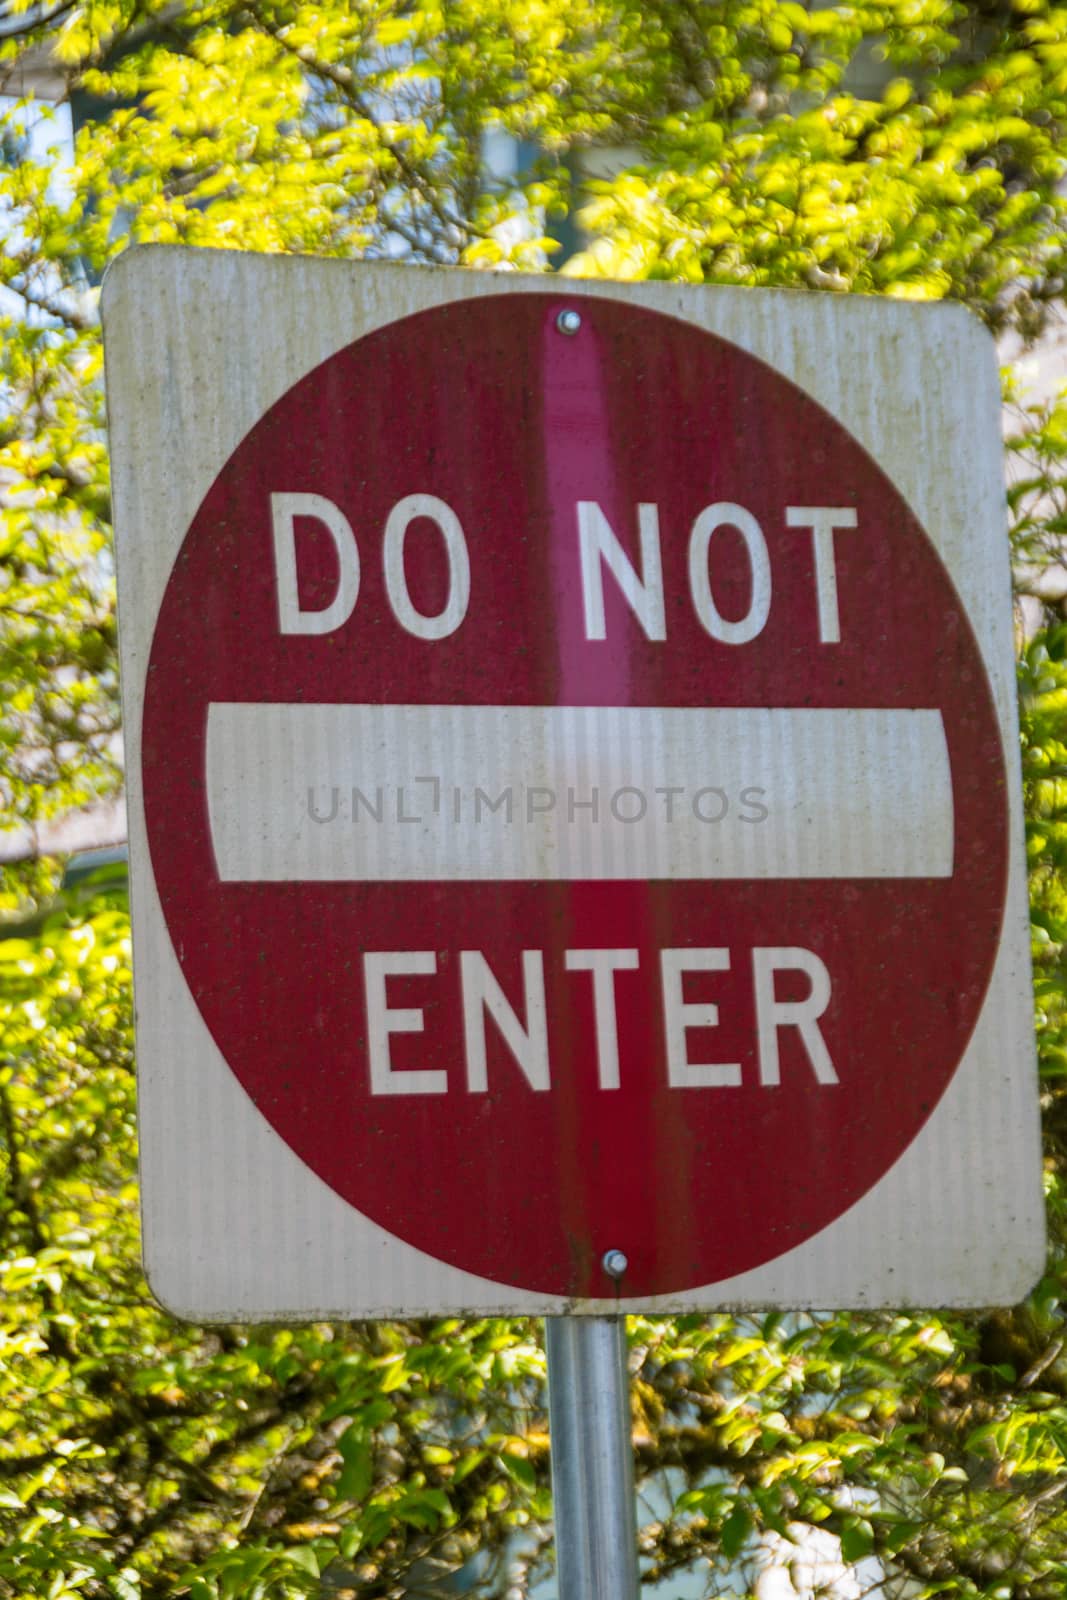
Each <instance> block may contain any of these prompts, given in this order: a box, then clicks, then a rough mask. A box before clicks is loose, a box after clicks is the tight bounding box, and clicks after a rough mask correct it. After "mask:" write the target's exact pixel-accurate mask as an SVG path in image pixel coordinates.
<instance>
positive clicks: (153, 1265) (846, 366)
mask: <svg viewBox="0 0 1067 1600" xmlns="http://www.w3.org/2000/svg"><path fill="white" fill-rule="evenodd" d="M518 292H524V293H536V294H546V295H550V296H553V297H555V298H558V299H559V300H561V301H562V302H565V303H573V302H574V301H575V300H576V299H579V298H581V297H591V298H596V297H598V296H605V297H608V298H611V299H615V300H622V301H626V302H629V303H631V304H634V305H640V306H645V307H648V308H649V309H652V310H656V311H659V312H661V313H665V314H668V315H672V316H675V317H679V318H681V319H682V320H684V321H688V322H691V323H693V324H694V325H695V326H697V327H700V328H704V329H706V330H708V331H710V332H712V333H716V334H718V335H720V336H721V337H724V338H726V339H729V340H731V341H732V342H733V343H734V344H736V345H738V346H740V347H741V348H742V349H744V350H747V351H749V352H750V353H751V354H753V355H755V356H758V357H760V358H761V359H762V360H764V361H766V362H768V364H770V365H771V366H773V367H774V368H776V370H778V371H779V372H781V373H783V374H784V375H785V376H786V377H788V378H790V379H791V380H792V381H793V382H794V383H796V384H798V385H799V386H800V387H801V388H802V389H804V390H805V391H806V392H807V393H808V394H810V395H811V396H812V397H813V398H814V399H815V400H817V401H818V402H819V404H820V405H822V406H823V407H824V408H825V409H826V410H827V411H828V412H830V413H831V414H832V415H833V416H835V417H836V418H837V419H838V420H839V421H840V422H841V424H842V425H843V426H844V427H846V428H847V429H848V431H849V432H850V433H851V434H852V435H853V437H854V438H856V439H857V440H858V441H859V442H860V443H861V444H862V445H863V446H864V447H865V448H866V449H867V450H868V452H869V453H870V454H871V456H872V457H873V458H874V459H875V460H876V461H877V462H878V464H879V465H880V466H881V467H882V468H883V470H884V471H885V472H886V473H887V474H888V476H889V477H890V478H891V479H892V481H893V482H894V483H895V484H896V486H897V488H898V489H899V490H900V492H901V493H902V494H903V495H904V498H905V499H906V500H907V501H908V502H909V504H910V506H911V508H912V509H913V511H914V512H915V514H916V516H917V517H918V520H919V522H920V523H921V524H922V526H923V527H924V528H925V529H926V531H927V533H928V534H929V536H930V538H931V539H932V541H933V543H934V544H935V546H936V548H937V549H938V551H939V552H940V554H941V557H942V560H943V561H944V562H945V565H946V566H947V568H948V570H949V572H950V574H951V576H952V578H953V581H954V583H955V585H956V588H957V591H958V593H959V595H960V598H961V600H962V602H963V604H964V606H965V608H966V610H967V612H968V614H969V616H970V618H971V622H972V626H973V628H974V631H975V634H976V637H977V639H978V642H979V647H980V649H981V652H982V656H983V659H984V660H985V663H986V667H987V670H988V672H989V676H990V681H991V683H992V687H993V693H994V698H995V701H996V706H997V711H998V716H999V719H1000V726H1001V733H1002V738H1003V741H1004V748H1005V751H1006V756H1007V769H1008V774H1009V795H1010V808H1011V865H1010V879H1009V886H1008V897H1007V906H1006V913H1005V925H1004V932H1003V936H1002V940H1001V946H1000V950H999V953H998V956H997V961H996V965H995V969H994V973H993V977H992V980H991V983H990V986H989V991H988V994H987V996H986V1001H985V1004H984V1007H983V1010H982V1014H981V1017H980V1019H979V1022H978V1025H977V1027H976V1029H975V1033H974V1035H973V1037H972V1040H971V1043H970V1045H969V1047H968V1049H967V1052H966V1054H965V1057H964V1060H963V1062H962V1063H961V1065H960V1068H959V1070H958V1071H957V1073H956V1075H955V1078H954V1079H953V1081H952V1083H951V1085H950V1087H949V1089H948V1091H947V1092H946V1094H945V1096H944V1097H943V1099H942V1101H941V1102H940V1104H939V1106H938V1107H937V1110H936V1111H935V1113H934V1115H933V1116H932V1117H931V1119H930V1120H929V1122H928V1123H927V1124H926V1126H925V1127H924V1128H923V1129H922V1131H921V1132H920V1134H919V1135H918V1137H917V1138H916V1139H915V1141H914V1142H913V1143H912V1145H911V1146H910V1147H909V1148H908V1150H907V1151H906V1152H905V1153H904V1155H903V1156H902V1157H901V1159H900V1160H899V1161H898V1163H897V1164H896V1165H895V1166H894V1168H893V1169H892V1170H891V1171H890V1172H889V1173H888V1174H887V1175H886V1177H885V1178H883V1179H882V1181H881V1182H880V1183H878V1184H877V1185H876V1186H875V1188H874V1189H872V1190H871V1191H870V1192H869V1193H868V1194H867V1195H866V1196H864V1198H863V1199H861V1200H860V1201H859V1202H858V1204H856V1205H855V1206H853V1207H852V1209H851V1210H850V1211H848V1212H847V1213H846V1214H845V1215H844V1216H842V1217H841V1218H839V1219H838V1220H837V1221H836V1222H835V1223H833V1224H832V1225H831V1226H830V1227H828V1228H826V1229H825V1230H823V1231H822V1232H821V1233H820V1234H818V1235H816V1236H815V1237H814V1238H812V1239H810V1240H808V1241H807V1242H806V1243H805V1244H803V1245H800V1246H798V1247H797V1248H795V1249H793V1250H790V1251H789V1252H787V1253H786V1254H784V1255H782V1256H779V1257H777V1258H776V1259H774V1260H773V1261H770V1262H768V1263H766V1264H765V1265H763V1266H761V1267H758V1268H756V1269H755V1270H753V1271H751V1272H747V1273H744V1274H741V1275H740V1276H737V1277H734V1278H731V1279H729V1280H726V1281H724V1282H720V1283H717V1284H713V1285H706V1286H704V1287H701V1288H698V1289H693V1290H689V1291H687V1292H685V1293H679V1294H670V1295H663V1296H660V1297H658V1298H653V1299H648V1298H642V1299H640V1300H635V1301H629V1300H627V1299H626V1298H625V1296H623V1297H621V1298H618V1297H610V1298H605V1299H591V1300H582V1301H578V1302H575V1301H569V1300H565V1299H563V1298H562V1297H557V1296H551V1295H544V1294H540V1293H533V1292H530V1291H526V1290H522V1289H516V1288H513V1287H511V1286H508V1285H506V1284H501V1283H495V1282H491V1281H489V1280H487V1279H482V1278H478V1277H475V1276H473V1275H471V1274H469V1273H464V1272H461V1271H458V1270H457V1269H455V1268H452V1267H450V1266H447V1265H446V1264H444V1263H442V1262H439V1261H437V1260H435V1259H434V1258H432V1257H430V1256H428V1255H426V1254H424V1253H423V1252H421V1251H419V1250H416V1249H415V1248H413V1247H412V1246H410V1245H407V1244H405V1243H403V1242H402V1241H400V1240H398V1239H396V1238H394V1237H393V1236H391V1235H389V1234H387V1233H385V1232H384V1230H382V1229H381V1228H379V1227H378V1226H377V1225H376V1224H375V1223H373V1222H372V1221H370V1220H369V1219H368V1218H366V1217H364V1216H363V1215H362V1214H361V1213H359V1212H358V1211H356V1210H355V1209H354V1208H352V1207H351V1206H350V1205H348V1203H347V1202H346V1201H344V1200H342V1199H341V1198H340V1197H339V1196H338V1195H336V1194H335V1193H334V1192H333V1191H332V1190H330V1189H329V1188H328V1187H327V1186H326V1185H325V1184H324V1183H323V1182H322V1181H321V1180H320V1179H319V1178H318V1177H316V1176H315V1174H314V1173H312V1172H311V1171H310V1169H309V1168H307V1167H306V1166H305V1165H304V1163H303V1162H302V1161H300V1159H299V1158H298V1157H297V1156H296V1155H295V1154H294V1153H293V1152H292V1151H291V1150H290V1149H289V1147H288V1146H287V1145H286V1144H285V1143H284V1141H283V1140H282V1139H281V1138H280V1137H279V1136H278V1135H277V1134H276V1133H275V1132H274V1130H273V1129H272V1128H271V1127H270V1125H269V1124H268V1123H267V1121H266V1120H265V1118H263V1117H262V1115H261V1114H260V1113H259V1112H258V1111H257V1110H256V1108H255V1107H254V1106H253V1104H252V1102H251V1101H250V1100H249V1098H248V1097H247V1095H246V1094H245V1092H244V1090H243V1089H242V1088H241V1087H240V1085H239V1083H238V1082H237V1079H236V1078H235V1077H234V1075H233V1073H232V1072H231V1071H230V1069H229V1068H228V1066H227V1065H226V1063H225V1061H224V1060H223V1058H222V1056H221V1054H220V1052H219V1050H218V1048H217V1046H216V1045H215V1043H214V1041H213V1039H212V1038H211V1035H210V1034H209V1032H208V1030H207V1028H206V1026H205V1024H204V1022H203V1019H202V1018H201V1016H200V1013H199V1011H198V1009H197V1007H196V1005H195V1002H194V1001H193V999H192V996H191V995H190V993H189V991H188V988H187V986H186V984H185V980H184V978H183V976H182V972H181V969H180V967H179V964H178V961H177V958H176V955H175V952H174V950H173V947H172V945H171V941H170V936H169V934H168V932H167V929H166V925H165V922H164V919H163V915H162V910H161V907H160V904H159V900H158V896H157V894H156V889H155V885H154V882H153V880H152V875H151V868H150V863H149V854H148V846H147V838H146V832H145V822H144V811H143V800H142V794H141V787H140V727H141V711H142V707H143V699H144V682H145V673H146V666H147V659H148V652H149V648H150V644H151V637H152V630H153V627H154V620H155V617H156V615H157V613H158V610H159V606H160V603H161V601H162V596H163V592H164V589H165V586H166V582H167V579H168V577H169V573H170V570H171V567H172V565H173V562H174V560H175V558H176V556H177V553H178V549H179V547H180V545H181V541H182V539H183V538H184V536H185V533H186V531H187V529H188V527H189V525H190V523H191V521H192V518H193V516H194V514H195V512H196V510H197V507H198V506H199V504H200V501H201V500H202V498H203V496H204V494H205V493H206V492H207V490H208V488H209V487H210V485H211V483H212V482H213V481H214V479H215V477H216V476H217V474H218V472H219V471H220V470H221V468H222V467H223V465H224V464H225V462H226V461H227V460H228V459H229V456H230V455H231V454H232V452H233V450H234V449H235V447H236V446H237V444H238V443H239V442H240V440H241V439H242V438H243V437H244V436H245V434H246V433H247V432H248V431H249V429H250V428H251V427H252V426H253V425H254V424H255V422H256V421H257V420H258V418H259V417H260V416H261V415H262V414H263V413H264V412H265V411H266V410H268V409H269V407H270V406H271V405H272V404H273V403H274V402H275V401H276V400H277V399H279V398H280V397H281V395H283V394H284V393H286V392H287V390H288V389H290V388H291V387H292V385H293V384H294V383H296V382H297V381H298V380H299V379H300V378H301V377H303V376H304V375H305V374H306V373H307V372H309V371H310V370H311V369H312V368H314V367H315V366H317V365H318V364H319V363H320V362H322V361H324V360H326V359H327V358H328V357H329V356H330V355H332V354H333V353H334V352H335V351H337V350H339V349H342V348H343V347H344V346H346V345H347V344H349V343H351V342H352V341H353V340H355V339H357V338H360V337H362V336H363V335H365V334H367V333H370V332H372V331H374V330H375V329H377V328H380V327H383V326H385V325H386V324H388V323H390V322H392V321H395V320H397V319H399V318H401V317H405V316H408V315H411V314H412V313H414V312H417V311H421V310H425V309H428V308H430V307H433V306H439V305H443V304H446V303H448V302H451V301H457V300H461V299H474V298H478V297H479V296H483V295H498V294H507V293H518ZM103 314H104V327H105V346H106V356H107V383H108V399H109V413H110V426H111V443H112V461H113V495H114V505H115V520H116V526H117V536H118V579H119V596H120V626H121V646H122V663H123V697H124V705H125V711H126V747H127V759H128V768H129V779H128V783H129V788H128V805H129V819H130V858H131V878H132V885H131V893H132V909H133V924H134V950H135V961H136V971H137V978H136V1003H137V1042H138V1079H139V1093H140V1145H141V1173H142V1214H143V1221H144V1235H145V1268H146V1273H147V1276H148V1279H149V1283H150V1286H151V1288H152V1290H153V1292H154V1293H155V1294H156V1296H157V1297H158V1298H159V1300H160V1301H161V1302H162V1303H163V1304H164V1305H165V1306H166V1307H168V1308H169V1309H170V1310H172V1311H174V1312H175V1313H176V1314H178V1315H180V1316H184V1317H188V1318H191V1319H193V1320H199V1321H208V1320H212V1321H236V1320H240V1321H251V1320H257V1321H258V1320H280V1321H287V1320H288V1321H294V1320H303V1321H315V1320H327V1319H330V1318H353V1317H387V1316H397V1317H401V1316H403V1317H408V1316H420V1315H438V1314H450V1313H455V1312H469V1313H477V1314H486V1315H491V1314H509V1313H513V1314H527V1315H534V1314H536V1315H542V1314H546V1315H551V1314H557V1313H560V1312H565V1311H569V1312H574V1311H578V1312H585V1313H604V1312H613V1311H618V1310H621V1311H627V1310H644V1311H654V1312H674V1311H692V1310H702V1309H718V1308H736V1309H745V1308H764V1307H770V1306H784V1307H795V1308H804V1307H810V1308H820V1307H822V1308H825V1307H841V1308H849V1307H855V1308H864V1307H874V1306H881V1305H884V1306H906V1305H941V1306H973V1305H983V1304H987V1303H994V1302H997V1303H1009V1302H1013V1301H1015V1300H1017V1299H1019V1298H1021V1297H1022V1296H1023V1295H1024V1294H1025V1293H1026V1292H1027V1290H1028V1289H1029V1288H1030V1287H1031V1286H1032V1284H1033V1283H1034V1282H1035V1280H1036V1278H1037V1277H1038V1276H1039V1274H1040V1271H1041V1269H1042V1266H1043V1261H1044V1233H1043V1229H1044V1218H1043V1205H1042V1197H1041V1191H1040V1181H1039V1175H1040V1141H1039V1129H1038V1116H1037V1097H1036V1066H1035V1061H1034V1043H1033V1024H1032V1003H1031V1000H1030V961H1029V925H1028V916H1027V899H1026V883H1025V871H1024V857H1023V844H1022V818H1021V793H1020V784H1019V782H1018V781H1017V774H1018V757H1017V750H1018V726H1017V715H1016V705H1015V690H1014V672H1013V659H1014V658H1013V648H1012V614H1011V602H1010V577H1009V570H1008V551H1007V540H1006V537H1005V519H1004V489H1003V480H1002V476H1001V473H1002V467H1001V452H1000V395H999V384H998V375H997V366H996V357H995V352H994V347H993V345H992V341H991V340H990V338H989V336H988V335H987V333H986V332H985V330H984V329H983V328H982V327H981V325H980V324H979V323H978V322H977V320H976V319H974V318H973V317H971V316H970V314H969V313H967V312H966V311H964V310H963V309H962V308H960V307H958V306H952V305H917V304H914V303H904V302H900V301H893V300H887V299H873V298H867V297H859V296H838V295H830V294H816V293H805V292H792V291H785V290H782V291H772V290H761V291H752V290H747V289H729V288H705V287H699V286H698V287H694V286H690V285H679V284H666V283H655V284H649V283H614V282H610V283H609V282H602V281H599V280H577V279H569V278H568V279H564V278H559V277H526V276H520V275H517V274H505V273H499V274H498V273H477V272H459V271H453V270H445V269H435V268H416V267H410V266H400V265H395V264H390V263H371V262H358V263H354V262H343V261H333V260H314V259H310V258H301V257H291V256H252V255H247V254H244V253H240V252H236V251H233V252H231V251H213V250H210V251H209V250H189V249H184V248H181V247H175V246H152V247H147V248H141V249H137V250H132V251H129V252H127V253H125V254H124V255H123V256H121V257H120V258H119V259H118V261H117V262H116V263H115V265H114V266H112V268H111V269H110V270H109V272H108V275H107V278H106V280H105V285H104V293H103ZM889 374H892V376H891V377H890V376H887V375H889ZM353 1159H356V1152H355V1151H354V1152H353ZM820 1159H823V1160H827V1161H832V1152H813V1162H817V1161H819V1160H820ZM767 1181H768V1183H772V1182H774V1181H775V1175H774V1174H773V1173H768V1175H767ZM743 1220H744V1219H743V1218H730V1217H727V1216H723V1217H721V1218H718V1219H716V1226H721V1227H723V1228H730V1227H736V1226H742V1225H743ZM678 1225H679V1227H680V1228H684V1227H685V1226H686V1219H685V1218H684V1217H680V1218H679V1219H678ZM618 1243H619V1246H620V1247H621V1248H625V1241H624V1240H619V1241H618Z"/></svg>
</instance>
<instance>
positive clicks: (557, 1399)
mask: <svg viewBox="0 0 1067 1600" xmlns="http://www.w3.org/2000/svg"><path fill="white" fill-rule="evenodd" d="M545 1350H546V1352H547V1355H548V1427H549V1436H550V1440H551V1447H552V1505H553V1516H554V1518H555V1524H556V1572H557V1575H558V1578H559V1600H638V1571H637V1524H636V1516H635V1511H634V1460H633V1434H632V1430H631V1426H630V1377H629V1372H628V1369H627V1365H626V1319H625V1317H546V1319H545Z"/></svg>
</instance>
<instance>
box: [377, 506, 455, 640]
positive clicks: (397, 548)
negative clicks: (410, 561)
mask: <svg viewBox="0 0 1067 1600" xmlns="http://www.w3.org/2000/svg"><path fill="white" fill-rule="evenodd" d="M416 517H429V519H430V521H431V522H435V523H436V524H437V526H438V528H439V530H440V533H441V537H442V539H443V540H444V542H445V553H446V554H447V556H448V599H447V600H446V601H445V607H444V610H443V611H439V612H438V614H437V616H435V617H428V616H426V615H425V614H424V613H423V612H421V611H417V610H416V609H415V607H414V605H413V604H412V602H411V596H410V594H409V593H408V585H407V578H406V577H405V575H404V541H405V540H406V539H407V533H408V528H409V527H410V526H411V524H412V523H413V522H414V521H415V518H416ZM382 562H383V565H384V567H385V589H386V593H387V594H388V596H389V604H390V605H391V606H392V608H393V615H394V617H395V618H396V620H397V621H398V622H399V624H400V626H401V627H402V628H404V629H406V630H407V632H408V633H410V634H412V635H413V637H414V638H416V639H447V637H448V635H449V634H450V633H455V631H456V629H457V628H458V627H459V625H460V623H461V622H462V621H463V618H464V617H465V616H466V615H467V606H468V604H469V603H470V597H471V564H470V557H469V556H468V554H467V541H466V539H465V538H464V537H463V529H462V527H461V526H460V521H459V518H458V517H457V516H456V513H455V512H454V511H453V510H452V507H451V506H449V505H446V504H445V502H444V501H443V500H438V498H437V496H436V495H434V494H409V495H405V497H404V499H403V500H398V501H397V503H396V505H395V506H394V507H393V509H392V511H390V513H389V516H388V518H387V520H386V524H385V538H384V542H383V546H382Z"/></svg>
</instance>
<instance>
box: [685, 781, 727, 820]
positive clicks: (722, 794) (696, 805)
mask: <svg viewBox="0 0 1067 1600" xmlns="http://www.w3.org/2000/svg"><path fill="white" fill-rule="evenodd" d="M704 794H717V795H718V797H719V800H720V802H721V804H722V810H721V811H720V812H719V814H718V816H717V817H706V816H705V815H704V813H703V811H701V809H700V797H701V795H704ZM729 809H730V797H729V795H728V794H727V793H726V790H725V789H698V790H697V792H696V794H695V795H694V796H693V815H694V817H696V818H697V820H698V821H700V822H721V821H722V819H723V817H725V815H726V813H727V812H728V811H729Z"/></svg>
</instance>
